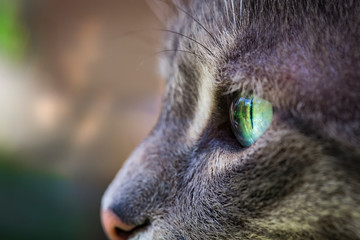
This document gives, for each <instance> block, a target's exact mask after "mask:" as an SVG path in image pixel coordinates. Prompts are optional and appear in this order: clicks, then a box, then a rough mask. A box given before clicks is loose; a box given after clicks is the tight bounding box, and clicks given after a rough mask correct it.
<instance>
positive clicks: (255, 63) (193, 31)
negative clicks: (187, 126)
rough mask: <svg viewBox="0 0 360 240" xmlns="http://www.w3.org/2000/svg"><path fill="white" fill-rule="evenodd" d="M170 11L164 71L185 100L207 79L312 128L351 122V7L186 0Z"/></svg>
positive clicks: (354, 9) (354, 15)
mask: <svg viewBox="0 0 360 240" xmlns="http://www.w3.org/2000/svg"><path fill="white" fill-rule="evenodd" d="M176 8H177V9H178V15H177V17H175V18H174V19H173V21H172V22H171V24H169V29H170V30H171V32H170V33H169V35H168V42H167V48H168V49H171V50H172V53H171V54H169V55H168V58H167V59H166V62H167V65H166V69H167V71H168V73H167V75H168V76H170V77H169V79H170V82H171V84H170V85H172V86H179V88H180V86H181V88H182V89H185V91H183V94H184V95H186V96H185V98H187V99H188V100H189V99H190V100H191V99H195V98H196V96H192V97H191V96H190V94H193V93H194V95H196V93H195V92H196V91H195V90H191V89H192V88H196V86H200V85H201V84H198V82H200V81H211V82H212V83H213V85H216V86H220V87H224V89H226V90H225V92H232V91H237V90H245V91H255V92H259V93H260V95H262V96H263V97H265V98H267V99H268V100H270V101H271V102H272V103H273V104H274V105H276V107H279V108H283V109H285V108H287V107H288V108H292V109H291V111H294V112H295V111H296V112H297V114H300V115H303V116H305V117H307V118H313V119H316V120H317V121H319V122H325V121H335V120H336V121H338V120H339V119H342V120H344V122H342V123H344V124H345V125H346V123H347V122H348V121H357V122H359V120H360V119H359V118H360V116H359V115H360V109H359V107H357V106H356V103H357V102H359V100H360V99H359V94H357V92H359V91H360V86H359V83H358V82H359V81H358V79H359V77H360V73H359V67H360V64H359V55H360V53H359V46H358V42H359V41H358V39H359V37H360V34H359V28H358V27H354V26H359V24H360V17H359V15H358V12H359V10H360V8H359V3H358V2H355V1H349V2H347V1H345V2H344V1H341V2H340V1H334V2H327V3H326V4H320V3H317V2H315V1H307V2H302V1H286V2H281V3H280V2H278V1H273V2H271V3H270V1H265V0H258V1H226V0H222V1H220V0H214V1H199V0H193V1H191V3H190V4H189V5H181V4H177V5H176ZM204 76H206V77H204ZM201 86H202V85H201ZM186 89H187V90H186ZM212 89H213V90H216V89H217V88H216V87H215V88H212ZM190 90H191V91H190ZM334 94H335V95H336V96H337V97H336V98H334V97H332V95H334ZM189 96H190V97H189ZM338 99H342V100H343V101H338ZM190 100H189V101H190ZM184 101H187V100H186V99H185V100H184ZM191 101H192V100H191ZM343 102H346V104H344V103H343ZM189 105H190V104H189ZM289 111H290V110H289ZM318 115H321V116H322V117H319V116H318ZM340 115H341V116H340ZM354 117H355V119H354ZM334 119H335V120H334ZM340 122H341V121H340ZM357 126H358V124H353V129H354V128H356V127H357ZM334 132H336V131H334ZM355 132H356V131H355Z"/></svg>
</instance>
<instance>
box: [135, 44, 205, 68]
mask: <svg viewBox="0 0 360 240" xmlns="http://www.w3.org/2000/svg"><path fill="white" fill-rule="evenodd" d="M167 52H180V53H188V54H193V55H195V56H196V57H198V58H201V56H200V55H198V54H196V53H194V52H191V51H187V50H182V49H176V50H172V49H165V50H161V51H158V52H155V53H153V54H150V55H148V56H146V57H144V58H143V59H142V60H141V62H140V63H139V65H138V66H137V68H136V71H139V69H140V68H141V67H142V66H143V65H144V62H145V61H147V60H148V59H150V58H152V57H154V56H156V55H159V54H162V53H167Z"/></svg>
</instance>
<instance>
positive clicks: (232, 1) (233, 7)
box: [231, 0, 236, 28]
mask: <svg viewBox="0 0 360 240" xmlns="http://www.w3.org/2000/svg"><path fill="white" fill-rule="evenodd" d="M231 6H232V12H233V19H234V26H235V28H236V18H235V6H234V0H231Z"/></svg>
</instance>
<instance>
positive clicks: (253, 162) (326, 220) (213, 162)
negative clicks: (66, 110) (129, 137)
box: [102, 0, 360, 239]
mask: <svg viewBox="0 0 360 240" xmlns="http://www.w3.org/2000/svg"><path fill="white" fill-rule="evenodd" d="M173 7H174V8H175V9H176V10H177V12H178V13H177V14H176V16H174V17H173V18H172V20H171V21H169V22H168V24H167V27H166V29H167V32H168V34H167V37H166V43H165V49H166V53H165V55H166V57H164V58H163V60H162V62H161V64H162V70H163V74H164V76H165V77H166V79H167V83H166V89H165V92H164V97H163V103H162V111H161V115H160V117H159V120H158V123H157V124H156V126H155V127H154V129H153V130H152V132H151V133H150V135H149V136H148V137H147V138H146V139H145V140H144V141H143V142H142V143H141V144H140V145H139V146H138V147H137V149H136V150H135V151H134V152H133V154H132V155H131V156H130V157H129V159H128V160H127V161H126V163H125V164H124V166H123V167H122V169H121V170H120V171H119V173H118V175H117V176H116V178H115V179H114V181H113V182H112V183H111V185H110V186H109V188H108V190H107V191H106V193H105V195H104V197H103V202H102V209H103V215H102V216H103V224H104V227H105V229H106V231H107V233H108V236H109V237H110V238H111V239H356V238H360V231H359V229H360V177H359V176H360V175H359V173H360V151H359V148H358V146H359V143H360V105H359V102H360V47H359V37H360V28H359V26H360V15H359V14H358V13H359V12H360V11H359V10H360V4H359V3H357V2H355V1H341V2H340V1H334V2H315V1H313V2H303V1H286V2H282V1H266V0H258V1H245V0H244V1H242V0H240V1H226V0H225V1H224V0H214V1H200V0H193V1H189V3H187V4H184V5H183V4H181V3H179V2H178V1H176V2H175V3H174V5H173ZM241 96H257V97H258V98H260V99H264V100H266V101H268V102H269V103H270V104H271V105H272V109H273V115H272V120H271V122H270V123H269V126H268V128H267V129H266V131H265V132H264V133H262V134H261V136H259V137H258V138H257V139H256V141H255V142H254V143H252V144H250V145H249V146H246V147H244V144H241V143H240V142H239V141H238V139H237V138H236V137H235V136H236V133H234V127H232V122H231V120H230V117H229V111H230V110H229V109H230V106H231V104H232V103H233V101H234V99H238V98H239V97H241ZM230 115H231V113H230ZM235 130H236V129H235Z"/></svg>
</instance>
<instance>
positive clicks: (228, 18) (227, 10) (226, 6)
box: [224, 0, 230, 21]
mask: <svg viewBox="0 0 360 240" xmlns="http://www.w3.org/2000/svg"><path fill="white" fill-rule="evenodd" d="M224 4H225V9H226V15H227V20H228V21H230V17H229V9H228V5H227V3H226V0H224Z"/></svg>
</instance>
